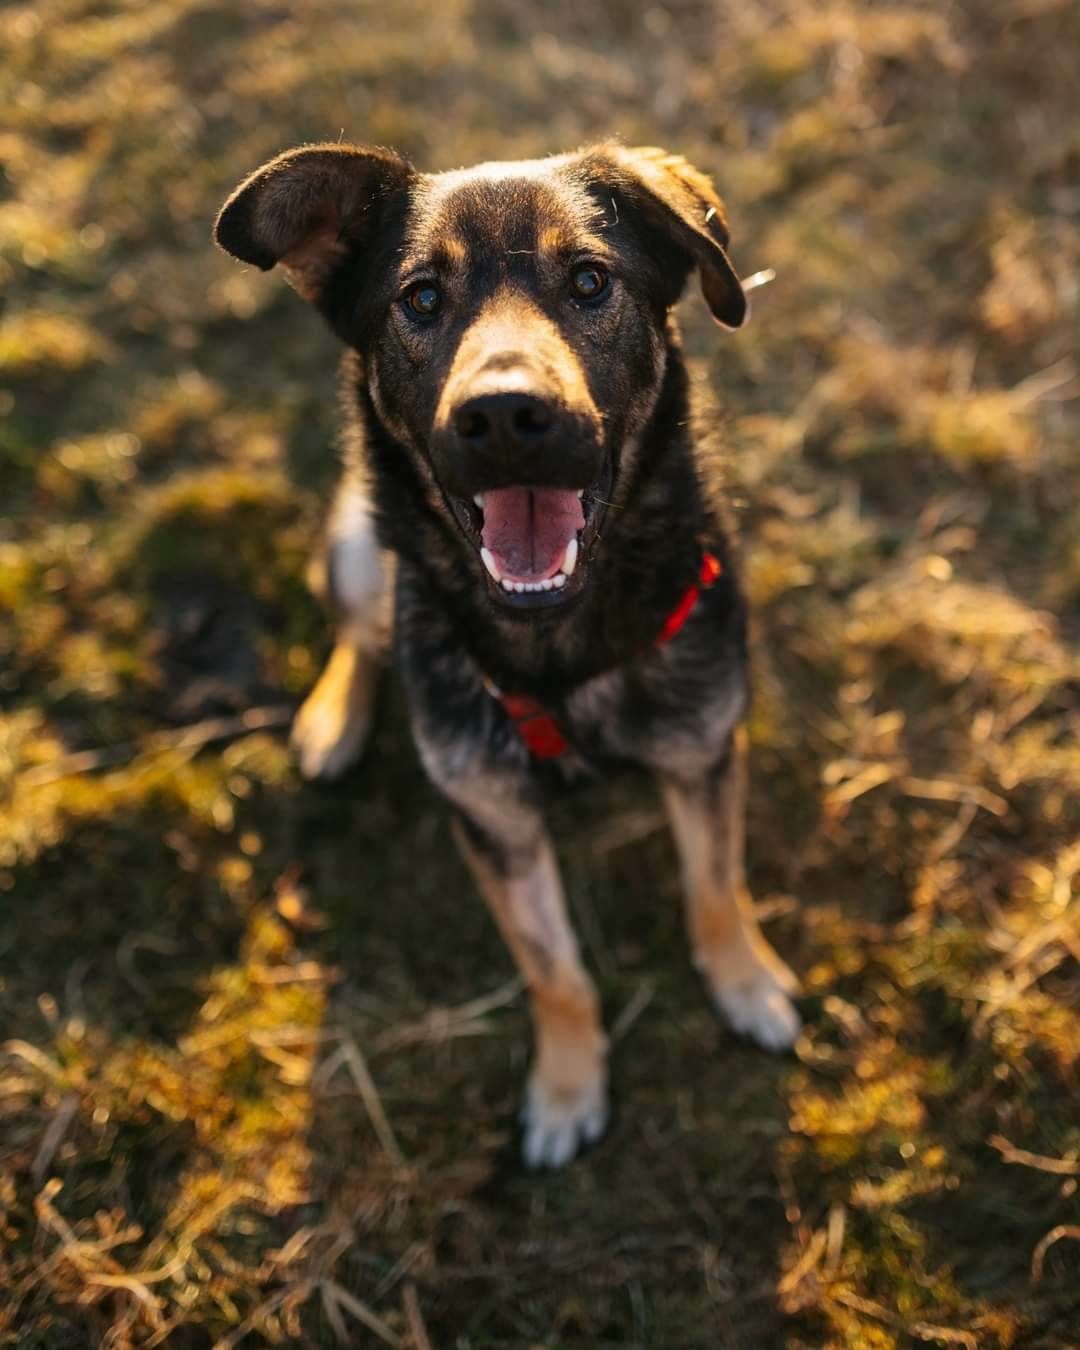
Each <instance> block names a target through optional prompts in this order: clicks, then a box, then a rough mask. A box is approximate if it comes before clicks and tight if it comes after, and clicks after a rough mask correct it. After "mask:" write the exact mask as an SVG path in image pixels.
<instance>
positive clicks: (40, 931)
mask: <svg viewBox="0 0 1080 1350" xmlns="http://www.w3.org/2000/svg"><path fill="white" fill-rule="evenodd" d="M1078 51H1080V7H1078V6H1077V5H1076V4H1075V3H1072V0H945V3H915V2H913V3H907V2H905V0H898V2H897V3H884V2H882V3H869V2H867V3H857V2H856V0H839V2H836V3H834V0H825V3H822V4H811V3H810V2H809V0H742V2H741V3H729V0H669V2H667V3H647V2H643V3H637V2H635V0H598V3H594V4H571V3H566V2H565V0H545V2H544V3H541V0H447V3H443V4H439V5H437V6H436V5H427V4H423V3H420V0H396V3H395V4H393V5H386V4H382V3H371V2H370V0H349V2H347V0H293V2H292V3H285V2H283V0H249V3H246V4H242V5H241V4H235V5H225V4H213V3H208V2H207V0H130V2H129V3H120V2H119V0H39V3H35V4H32V5H22V4H7V5H6V6H5V7H4V8H3V10H2V11H0V107H2V108H3V113H2V115H0V512H2V519H0V1040H2V1042H3V1047H2V1053H0V1343H2V1344H5V1345H19V1346H20V1347H31V1346H33V1347H68V1346H71V1347H82V1346H89V1345H95V1346H98V1345H101V1346H112V1347H123V1346H150V1345H169V1346H175V1347H188V1346H191V1347H196V1346H210V1345H217V1346H221V1347H230V1346H234V1345H240V1344H243V1345H245V1346H249V1345H250V1346H256V1345H265V1344H285V1345H309V1346H328V1345H334V1344H338V1343H340V1344H354V1345H372V1346H374V1345H379V1344H387V1345H396V1346H400V1347H402V1348H403V1350H407V1348H411V1350H425V1347H429V1346H433V1347H440V1350H441V1348H442V1347H450V1346H452V1347H457V1348H458V1350H470V1348H471V1350H480V1348H481V1347H496V1346H509V1347H532V1346H544V1347H572V1346H573V1347H593V1346H627V1347H629V1346H639V1347H642V1346H649V1347H658V1346H670V1347H675V1350H696V1348H697V1347H701V1348H704V1347H714V1346H717V1345H724V1346H743V1345H746V1346H750V1345H766V1346H773V1345H781V1344H783V1345H787V1346H794V1347H821V1346H830V1347H839V1346H856V1347H864V1346H866V1347H894V1346H896V1347H899V1346H909V1345H915V1344H921V1343H927V1344H936V1345H959V1346H969V1347H976V1346H978V1347H997V1346H1002V1347H1004V1346H1021V1345H1023V1346H1041V1347H1053V1346H1062V1347H1063V1346H1075V1345H1076V1344H1077V1343H1078V1342H1080V1296H1078V1293H1077V1291H1078V1289H1080V1243H1078V1242H1077V1238H1078V1236H1080V1227H1078V1224H1080V1205H1078V1203H1077V1194H1076V1192H1077V1179H1078V1177H1080V1161H1078V1159H1080V1098H1078V1089H1077V1057H1078V1052H1080V966H1078V960H1077V958H1078V956H1080V932H1078V916H1080V904H1078V901H1077V878H1078V875H1080V842H1078V839H1080V830H1078V825H1080V804H1078V798H1080V738H1078V736H1077V731H1078V723H1077V691H1078V688H1080V684H1078V679H1077V677H1078V672H1080V663H1078V659H1077V648H1076V639H1077V636H1078V633H1080V622H1078V617H1080V606H1078V600H1080V451H1078V448H1077V447H1078V444H1080V434H1078V433H1080V403H1078V396H1080V378H1078V369H1077V365H1076V359H1077V358H1076V352H1075V339H1076V333H1077V321H1078V303H1080V119H1078V117H1077V110H1078V108H1080V86H1078V77H1077V70H1078ZM610 134H618V135H620V136H622V137H623V138H625V139H626V140H627V141H628V142H630V143H634V142H642V143H646V144H660V145H664V146H666V147H668V148H669V149H672V150H675V151H678V152H681V153H683V154H685V155H686V156H688V157H689V158H690V159H691V160H692V161H694V162H695V163H696V164H697V165H698V166H699V167H701V168H703V169H704V170H706V171H707V172H709V173H711V174H712V175H713V176H714V177H715V179H716V182H717V184H718V186H719V189H720V192H721V194H722V195H723V196H724V198H725V199H726V201H727V203H728V207H729V214H730V217H731V220H732V225H733V256H734V258H735V260H736V263H737V265H738V267H739V269H740V271H741V272H742V274H743V275H747V274H749V273H752V272H755V271H758V270H760V269H764V268H774V269H775V271H776V274H777V275H776V280H775V281H774V282H773V283H772V284H771V285H769V286H767V287H766V288H764V289H762V290H759V291H757V292H755V294H754V309H755V312H754V317H753V321H752V323H751V324H750V326H749V327H748V328H747V329H746V330H745V331H743V332H741V333H739V334H738V335H735V336H731V335H724V334H721V333H719V332H718V330H716V329H715V328H714V327H713V326H712V325H711V323H709V321H708V318H707V315H706V314H705V311H704V307H703V305H702V304H701V302H700V299H699V298H698V297H697V295H696V293H695V294H693V295H692V296H690V297H689V298H688V299H687V302H686V304H685V305H684V306H683V311H684V312H683V319H684V326H685V329H686V333H687V346H688V350H689V353H690V357H691V362H692V368H693V371H694V375H695V378H697V379H698V380H700V381H701V382H703V383H706V384H708V385H709V386H710V387H711V388H712V389H713V390H714V391H715V392H716V394H717V395H718V396H719V398H720V400H721V403H722V406H723V409H724V417H725V435H726V438H727V442H728V444H729V446H730V449H731V460H732V481H733V494H734V496H735V498H736V501H737V505H738V508H739V515H740V518H741V523H742V528H743V533H744V545H745V550H746V554H747V563H746V575H747V583H748V586H749V589H750V592H751V595H752V598H753V602H754V606H755V615H756V636H755V644H754V645H755V653H754V662H755V676H754V679H755V704H754V711H753V718H752V724H751V734H752V738H753V743H754V755H753V766H754V773H753V786H752V795H751V802H750V825H749V828H750V869H751V881H752V884H753V887H754V891H755V894H756V896H757V898H758V900H759V902H760V903H761V906H762V911H763V915H764V916H765V917H766V919H767V920H768V927H769V933H770V936H771V938H772V940H773V941H774V942H775V943H776V945H777V946H778V947H779V949H780V950H781V952H782V953H783V954H784V956H785V957H786V959H787V960H788V961H789V962H790V963H791V964H792V965H793V966H794V967H795V969H796V970H797V971H798V972H799V974H800V976H801V977H802V979H803V981H804V986H805V991H806V997H805V999H804V1001H803V1009H804V1012H805V1016H806V1021H807V1026H806V1033H805V1035H804V1037H803V1038H802V1039H801V1041H800V1042H799V1045H798V1048H797V1053H796V1054H795V1055H794V1056H792V1057H789V1058H788V1059H783V1058H780V1059H775V1058H770V1057H769V1056H767V1055H765V1054H764V1053H762V1052H760V1051H758V1050H756V1049H753V1048H751V1047H749V1046H747V1045H744V1044H743V1043H741V1042H739V1041H738V1040H737V1039H736V1038H735V1037H734V1036H733V1035H732V1034H730V1033H729V1031H728V1030H727V1029H726V1028H725V1027H723V1026H722V1025H720V1024H719V1023H718V1022H717V1021H716V1020H715V1019H714V1017H713V1016H712V1014H711V1013H710V1011H709V1009H708V1008H707V1006H706V1003H705V1000H704V997H703V995H702V993H701V990H700V989H699V987H698V983H697V980H696V978H695V976H694V975H693V973H692V971H691V968H690V965H689V961H688V958H687V954H686V949H685V944H684V940H683V936H682V923H681V918H680V914H679V907H678V883H677V868H676V862H675V857H674V854H673V850H672V846H671V844H670V841H669V839H668V836H667V832H666V829H665V828H664V823H663V820H662V818H661V815H660V812H659V809H658V805H657V802H656V800H655V798H654V796H653V795H652V792H651V790H650V789H649V788H648V787H647V786H646V785H642V784H639V783H636V782H633V781H629V782H626V783H620V784H616V785H614V786H612V787H605V788H603V789H596V790H591V789H590V790H589V791H588V792H586V793H585V794H584V795H583V796H580V797H578V798H576V799H574V801H573V802H572V803H570V804H569V805H565V804H564V805H561V806H558V807H557V808H556V809H555V811H554V813H553V816H554V819H553V824H554V828H555V831H556V837H557V839H558V842H559V845H560V851H561V856H562V859H563V863H564V866H565V870H566V876H567V885H568V890H569V894H570V898H571V903H572V907H573V910H574V914H575V921H576V924H577V926H578V929H579V931H580V932H581V934H582V935H583V939H584V943H585V946H586V954H587V959H588V962H589V964H590V966H591V967H592V969H593V970H594V972H595V973H596V976H597V979H598V982H599V986H600V990H601V993H602V997H603V1001H604V1006H605V1015H606V1018H607V1021H608V1024H609V1026H613V1027H614V1028H615V1049H614V1061H613V1074H614V1093H615V1100H616V1104H617V1107H616V1115H615V1119H614V1123H613V1125H612V1128H611V1131H610V1133H609V1135H608V1137H607V1139H606V1140H605V1142H604V1143H603V1144H602V1145H601V1146H600V1147H599V1148H598V1149H597V1150H596V1151H595V1152H594V1153H592V1154H591V1155H589V1156H588V1157H586V1158H584V1159H583V1160H582V1161H580V1162H579V1163H576V1164H575V1165H574V1166H573V1167H572V1168H571V1169H570V1170H569V1171H567V1172H566V1173H565V1174H562V1175H558V1176H554V1177H538V1178H537V1177H531V1176H527V1175H525V1174H523V1173H522V1172H521V1170H520V1168H519V1165H518V1163H517V1161H516V1147H515V1139H514V1130H515V1125H514V1111H515V1108H516V1104H517V1100H518V1093H519V1089H520V1084H521V1080H522V1077H523V1074H524V1071H525V1067H526V1059H527V1045H528V1022H527V1016H526V1011H525V1009H524V1006H523V1002H522V999H521V996H520V991H519V990H518V988H517V986H516V985H515V983H514V982H513V978H512V976H513V972H512V968H511V965H510V961H509V959H508V957H507V956H506V955H505V953H504V951H503V949H502V946H501V943H500V942H499V939H498V937H497V935H496V934H495V931H494V929H493V927H492V926H491V924H490V921H489V919H488V917H487V914H486V911H485V910H484V907H483V906H482V904H481V903H480V902H479V900H478V899H477V898H476V897H475V895H474V893H473V889H472V886H471V884H470V883H469V881H468V879H467V877H466V875H465V873H464V871H463V869H462V867H461V866H460V864H459V863H458V861H457V859H456V856H455V854H454V851H453V849H452V846H451V843H450V839H449V834H448V830H447V821H446V813H445V811H444V809H443V807H442V805H441V804H440V803H439V801H438V800H437V799H436V797H435V795H434V793H433V792H432V791H431V790H430V789H429V788H428V786H427V785H426V783H425V781H424V779H423V776H422V774H421V772H420V770H419V768H418V766H417V764H416V761H415V757H414V754H413V750H412V747H411V744H410V741H409V737H408V731H407V726H406V722H405V718H404V715H403V709H402V705H401V698H400V694H399V691H398V689H397V687H396V685H395V683H394V681H393V679H392V678H391V679H388V680H387V681H386V685H385V688H384V691H383V697H382V701H381V713H380V719H379V727H378V730H377V733H376V736H375V738H374V742H373V744H372V746H371V748H370V751H369V753H368V755H367V757H366V759H365V761H364V762H363V764H362V765H361V766H360V767H358V768H357V769H356V770H355V771H354V772H352V773H351V774H350V775H349V776H348V777H347V778H346V779H345V780H344V782H343V783H342V784H341V785H339V786H337V787H334V788H325V787H319V786H309V785H305V784H303V783H302V782H301V781H300V780H299V778H298V775H297V773H296V770H295V768H294V766H293V764H292V762H291V759H290V756H289V753H288V750H287V747H286V745H285V725H286V723H287V719H288V716H289V713H290V710H291V709H292V708H293V707H295V705H296V702H297V700H298V699H299V698H300V697H301V696H302V695H303V693H304V692H305V691H306V690H307V689H308V688H309V687H310V685H311V683H312V682H313V680H314V677H315V675H316V673H317V671H318V669H319V665H320V662H321V661H322V660H323V659H324V658H325V655H326V653H327V650H328V638H329V634H328V630H327V627H326V624H325V622H324V619H323V616H322V614H321V612H320V610H319V607H318V605H317V604H316V602H315V601H314V600H313V599H312V598H311V597H310V596H309V594H308V591H307V589H306V586H305V582H304V568H305V564H306V560H307V557H308V554H309V551H310V549H311V548H312V546H313V545H314V543H315V541H316V539H317V537H318V532H319V527H320V521H321V518H322V515H323V511H324V508H325V504H326V498H327V493H328V492H329V490H330V488H331V485H332V483H333V481H334V476H335V451H334V437H335V415H334V384H335V381H334V367H335V362H336V356H337V353H336V350H335V344H334V342H333V341H332V340H331V338H330V336H329V335H328V333H326V332H324V331H323V329H322V327H321V326H320V323H319V321H318V320H317V318H316V316H315V315H314V313H313V312H310V311H308V310H307V309H306V308H304V306H303V305H302V304H301V302H300V301H299V300H298V299H297V297H296V296H295V295H294V294H293V293H292V292H290V291H289V290H288V289H287V287H285V286H284V285H283V284H282V283H281V281H280V279H279V278H276V277H274V276H270V277H264V276H262V275H260V274H257V273H256V272H255V271H253V270H244V269H242V268H240V267H237V266H236V265H234V264H232V263H231V262H229V261H228V260H227V259H226V258H224V257H223V256H221V255H219V254H218V253H216V251H215V250H214V248H213V247H212V245H211V243H210V226H211V222H212V220H213V217H214V214H215V211H216V209H217V207H218V206H219V204H220V203H221V201H222V200H223V198H224V197H225V195H226V194H227V193H228V191H229V190H230V189H231V188H232V187H233V186H234V185H235V184H236V183H237V182H238V181H239V179H240V178H242V177H243V176H244V175H245V174H247V173H248V172H249V171H250V170H251V169H252V168H254V167H255V166H256V165H258V164H259V163H260V162H261V161H262V160H264V159H265V158H267V157H269V156H271V155H273V154H274V153H276V152H277V151H279V150H281V149H283V148H286V147H288V146H291V145H294V144H297V143H300V142H303V141H305V140H324V139H330V140H333V139H336V138H338V136H339V135H340V136H342V137H343V138H345V139H351V140H357V141H372V142H381V143H385V144H390V145H394V146H397V147H398V148H400V149H401V150H403V151H404V152H406V153H407V154H409V155H410V156H412V157H413V158H414V159H415V160H416V162H417V163H418V164H419V165H420V166H421V167H424V168H449V167H453V166H456V165H461V164H467V163H470V162H473V161H475V160H478V159H484V158H513V157H520V156H531V155H538V154H544V153H547V152H549V151H551V152H554V151H559V150H563V149H566V148H569V147H573V146H575V145H578V144H580V143H583V142H585V141H588V140H589V139H590V138H594V137H601V136H607V135H610Z"/></svg>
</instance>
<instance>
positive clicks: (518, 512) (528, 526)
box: [453, 483, 606, 609]
mask: <svg viewBox="0 0 1080 1350" xmlns="http://www.w3.org/2000/svg"><path fill="white" fill-rule="evenodd" d="M605 496H606V493H605V492H604V491H603V485H602V484H601V483H597V484H594V486H593V487H591V488H576V489H575V488H555V487H530V486H525V485H522V486H514V487H501V488H492V489H490V490H489V491H487V492H478V493H477V494H476V495H475V496H474V497H473V498H472V500H471V501H465V500H463V499H462V498H454V499H453V503H454V507H455V515H456V516H457V518H458V521H459V523H460V524H461V525H462V528H463V529H464V532H465V534H466V535H467V536H468V537H469V539H470V540H471V542H472V543H473V544H474V546H475V547H476V548H477V549H478V551H479V554H480V559H481V561H482V562H483V564H484V568H485V569H486V571H487V576H488V585H489V589H490V591H491V592H492V593H493V594H494V595H495V596H497V597H498V599H499V600H500V601H502V602H503V603H504V604H509V605H511V606H512V607H514V608H518V609H521V608H525V609H533V608H546V607H547V606H550V605H557V604H562V603H563V602H564V601H565V600H567V599H569V598H570V596H572V595H575V594H577V593H578V591H580V590H581V587H582V586H583V584H584V580H585V576H586V573H587V571H588V545H589V544H590V543H591V541H592V539H593V538H594V537H595V534H596V529H597V526H598V525H599V522H600V517H601V515H602V514H603V508H604V505H605V503H604V500H603V499H604V497H605Z"/></svg>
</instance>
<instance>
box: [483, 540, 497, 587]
mask: <svg viewBox="0 0 1080 1350" xmlns="http://www.w3.org/2000/svg"><path fill="white" fill-rule="evenodd" d="M480 561H481V562H482V563H483V564H484V566H485V567H486V568H487V570H488V571H489V572H490V573H491V575H492V576H493V577H494V578H495V580H496V581H502V573H501V572H500V571H499V564H498V563H497V562H496V561H495V555H494V553H492V551H491V549H489V548H482V549H481V550H480Z"/></svg>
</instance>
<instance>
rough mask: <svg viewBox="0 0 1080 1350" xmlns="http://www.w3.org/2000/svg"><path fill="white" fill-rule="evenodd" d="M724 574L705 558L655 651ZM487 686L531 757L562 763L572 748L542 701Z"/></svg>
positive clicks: (713, 560)
mask: <svg viewBox="0 0 1080 1350" xmlns="http://www.w3.org/2000/svg"><path fill="white" fill-rule="evenodd" d="M723 571H724V565H723V563H722V562H721V561H720V559H719V558H718V557H716V555H715V554H714V553H704V554H702V558H701V567H700V568H699V569H698V575H697V580H696V581H694V582H692V583H691V584H690V585H689V586H688V587H687V588H686V590H685V591H684V592H683V595H682V598H681V599H680V600H679V603H678V604H677V605H676V606H675V608H674V609H673V610H672V611H671V613H670V614H669V615H668V616H667V618H666V619H665V620H664V626H663V628H661V629H660V632H659V633H658V634H657V635H656V638H655V639H654V641H653V646H654V647H662V646H663V645H664V643H665V642H670V641H671V639H672V638H673V637H674V636H675V634H676V633H677V632H678V631H679V630H680V629H681V628H682V626H683V625H684V624H685V623H686V621H687V619H688V618H689V617H690V615H691V614H692V613H693V609H694V606H695V605H696V604H697V602H698V600H699V599H700V597H701V592H702V591H707V590H708V589H709V587H710V586H712V585H713V584H714V583H715V582H716V580H717V579H718V578H719V577H720V576H721V575H722V574H723ZM484 684H485V685H486V686H487V689H488V692H489V693H490V694H491V695H492V696H493V697H494V698H497V699H498V700H499V702H500V703H501V704H502V705H503V707H504V708H505V709H506V712H507V715H508V716H509V717H510V719H511V720H512V721H513V723H514V725H515V726H516V727H517V731H518V735H519V736H520V737H521V739H522V740H523V741H524V742H525V745H526V747H527V748H528V750H529V752H530V754H532V755H533V756H534V757H535V758H536V759H558V758H559V756H560V755H565V754H566V752H567V750H569V748H570V746H569V745H568V743H567V740H566V737H565V736H564V735H563V731H562V727H560V726H559V724H558V722H556V720H555V718H554V717H552V715H551V714H550V713H549V712H545V711H544V707H543V705H542V704H541V703H540V702H539V700H538V699H535V698H533V697H532V695H531V694H504V693H503V691H502V690H501V689H499V688H497V686H496V685H494V684H492V682H491V681H490V680H488V679H485V680H484Z"/></svg>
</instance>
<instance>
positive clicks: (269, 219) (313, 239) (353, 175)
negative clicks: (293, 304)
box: [214, 145, 415, 300]
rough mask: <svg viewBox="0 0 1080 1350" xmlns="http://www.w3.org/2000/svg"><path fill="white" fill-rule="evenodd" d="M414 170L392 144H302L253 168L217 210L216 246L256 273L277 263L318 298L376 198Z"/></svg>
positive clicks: (360, 234)
mask: <svg viewBox="0 0 1080 1350" xmlns="http://www.w3.org/2000/svg"><path fill="white" fill-rule="evenodd" d="M414 173H415V170H414V169H413V167H412V165H411V164H409V162H408V160H406V159H403V158H402V157H401V156H400V155H397V154H395V153H394V152H393V151H392V150H383V149H379V148H373V147H368V146H358V145H305V146H302V147H301V148H300V149H298V150H288V151H286V152H285V154H283V155H278V157H277V158H276V159H272V160H270V162H269V163H268V164H264V165H263V166H262V168H261V169H256V170H255V172H254V173H253V174H252V175H251V177H250V178H248V179H245V181H244V182H243V183H241V184H240V186H239V187H238V188H237V189H236V191H235V192H234V193H233V194H232V196H231V197H230V198H229V200H228V201H227V202H226V203H225V205H224V206H223V207H222V208H221V214H220V215H219V216H218V218H217V223H216V224H215V226H214V238H215V240H216V241H217V242H218V244H220V246H221V247H222V248H223V249H224V250H225V251H226V253H231V254H232V255H233V257H234V258H239V259H240V260H241V262H247V263H254V264H255V266H256V267H261V268H262V270H263V271H264V272H266V271H269V269H270V268H271V267H273V266H275V265H276V264H278V263H280V264H281V266H282V268H283V270H284V272H285V276H286V279H287V280H288V281H289V282H290V284H291V285H293V286H295V287H296V289H297V290H298V291H299V292H300V294H301V295H302V296H303V297H304V299H305V300H318V299H319V297H320V295H321V294H322V290H323V287H324V285H325V283H326V281H327V279H328V278H329V276H330V274H331V273H332V272H333V271H334V269H335V268H336V267H337V266H338V264H339V263H340V262H341V261H342V260H343V259H344V258H345V257H346V255H347V254H348V252H349V250H350V248H353V247H356V246H357V245H360V244H362V243H363V241H364V238H365V235H367V234H368V233H369V232H370V228H371V224H372V218H373V216H374V214H375V208H376V207H377V206H378V204H379V202H380V200H381V199H382V198H385V197H386V196H388V195H389V194H390V193H392V192H394V191H395V190H397V189H400V188H403V187H405V186H406V185H407V184H408V182H409V180H410V179H411V178H412V177H413V175H414Z"/></svg>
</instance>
